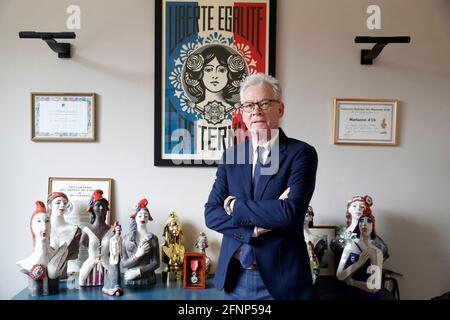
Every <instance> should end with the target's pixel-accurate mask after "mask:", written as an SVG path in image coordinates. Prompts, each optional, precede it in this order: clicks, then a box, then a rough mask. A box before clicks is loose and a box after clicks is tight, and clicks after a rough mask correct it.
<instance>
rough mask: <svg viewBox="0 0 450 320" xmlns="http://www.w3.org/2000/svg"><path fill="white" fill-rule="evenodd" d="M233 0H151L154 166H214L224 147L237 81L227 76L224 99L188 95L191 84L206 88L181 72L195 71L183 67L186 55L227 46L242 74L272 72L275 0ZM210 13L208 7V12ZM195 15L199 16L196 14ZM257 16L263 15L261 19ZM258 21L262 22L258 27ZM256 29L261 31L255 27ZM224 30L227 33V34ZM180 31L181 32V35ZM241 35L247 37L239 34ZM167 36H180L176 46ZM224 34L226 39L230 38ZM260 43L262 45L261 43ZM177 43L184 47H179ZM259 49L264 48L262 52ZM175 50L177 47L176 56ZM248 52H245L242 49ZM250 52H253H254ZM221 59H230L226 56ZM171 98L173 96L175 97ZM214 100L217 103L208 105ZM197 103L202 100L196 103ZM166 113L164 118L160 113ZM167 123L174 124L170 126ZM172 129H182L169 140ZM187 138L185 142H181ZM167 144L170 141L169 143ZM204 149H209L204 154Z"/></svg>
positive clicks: (189, 55)
mask: <svg viewBox="0 0 450 320" xmlns="http://www.w3.org/2000/svg"><path fill="white" fill-rule="evenodd" d="M181 3H183V4H184V5H183V6H184V9H183V8H181V6H182V5H181ZM186 3H189V4H190V3H192V7H190V6H187V5H186ZM227 3H229V2H227ZM236 3H237V5H235V6H234V7H233V8H230V7H226V6H225V2H224V3H223V5H222V6H221V3H220V1H214V2H212V3H211V4H208V6H206V7H199V6H197V7H198V8H199V9H197V7H195V6H196V4H197V1H181V0H156V1H155V92H154V94H155V102H154V108H155V110H154V115H155V128H154V138H155V140H154V165H155V166H161V167H174V166H180V167H210V166H216V165H217V162H218V160H219V159H220V156H221V154H222V152H223V149H224V148H225V147H224V146H225V145H226V144H228V145H227V146H226V147H229V146H230V144H231V141H232V138H231V117H232V112H233V109H232V108H234V107H235V105H236V104H237V103H239V101H236V99H238V82H240V81H238V80H235V81H234V82H232V81H231V80H227V81H228V82H227V85H229V83H230V82H231V83H232V84H233V85H234V87H232V89H231V90H229V91H231V92H234V94H233V99H229V100H227V99H226V98H224V99H223V100H220V99H212V100H208V99H206V97H204V98H203V100H202V101H201V99H202V98H196V97H195V96H194V95H195V94H197V92H198V90H195V89H196V88H198V87H200V88H203V91H204V92H206V93H205V96H206V95H207V93H208V92H209V90H208V87H207V86H206V85H205V84H204V83H205V82H203V80H202V79H200V80H198V82H200V84H197V86H195V84H196V83H197V82H195V81H197V80H192V78H191V77H189V76H188V75H186V73H185V72H183V71H186V68H190V69H189V70H191V68H192V70H196V69H195V66H196V65H195V64H193V63H190V64H189V67H187V61H188V60H189V61H190V62H192V61H195V59H194V58H195V57H194V56H200V55H201V54H202V53H204V54H205V55H206V53H205V52H206V51H207V49H209V51H214V50H216V52H218V51H219V50H221V49H225V50H227V49H229V48H228V47H231V49H230V50H228V51H230V52H231V53H230V55H233V56H235V53H238V54H239V55H240V57H241V58H242V60H245V62H246V63H245V67H244V68H245V71H246V72H247V74H249V73H253V72H264V73H268V74H270V75H272V76H275V53H276V48H275V45H276V11H277V1H276V0H246V1H241V0H236V1H235V4H236ZM163 8H164V11H163ZM163 12H165V16H163ZM211 12H214V14H212V13H211ZM227 14H228V15H227ZM231 16H232V18H231ZM197 17H198V18H199V19H197ZM261 17H264V19H263V18H261ZM205 18H206V19H205ZM225 18H227V19H225ZM230 19H231V20H230ZM194 20H197V23H195V22H194ZM180 21H181V22H180ZM219 21H220V22H219ZM163 22H164V26H163ZM242 22H244V23H242ZM172 24H173V25H174V27H172V28H170V29H167V26H171V25H172ZM195 25H197V27H195ZM261 25H263V27H264V28H263V27H262V26H261ZM252 26H257V27H258V28H253V29H252ZM196 28H197V30H198V31H199V32H198V33H196V34H195V33H193V31H197V30H196ZM230 28H231V29H232V31H233V33H230V32H228V31H227V30H231V29H230ZM263 29H264V30H263ZM224 30H225V31H224ZM248 30H253V32H254V30H257V32H256V33H255V32H254V33H253V34H250V33H251V32H250V31H248ZM258 30H263V31H261V32H259V31H258ZM227 35H228V36H229V35H232V36H231V37H227ZM182 36H186V37H185V38H183V39H182ZM196 36H197V38H196V40H193V41H191V42H189V41H188V40H186V39H191V40H192V39H193V38H195V37H196ZM244 36H246V37H247V38H244ZM209 37H211V39H212V40H211V39H210V40H208V39H209ZM173 39H176V40H180V39H182V40H180V41H179V42H177V41H175V42H174V43H175V44H176V45H173V46H172V42H173V41H174V40H173ZM205 39H206V40H205ZM230 39H232V41H233V42H232V43H230V41H231V40H230ZM258 39H259V41H258ZM262 39H263V40H262ZM195 41H197V42H195ZM208 41H210V42H208ZM221 41H222V42H221ZM261 42H263V43H264V44H265V45H264V46H262V45H261ZM248 43H250V44H254V45H253V46H252V45H249V46H248V48H246V46H245V45H246V44H248ZM183 45H184V46H185V47H184V48H183ZM207 47H209V48H207ZM262 47H263V48H262ZM262 49H264V51H263V50H262ZM183 50H184V51H183ZM233 50H234V51H233ZM169 52H172V55H171V56H170V57H169V58H168V54H169ZM177 52H179V54H178V55H177ZM249 52H250V54H248V53H249ZM254 52H256V53H255V54H254ZM191 56H192V58H191ZM175 58H176V59H175ZM182 59H183V60H182ZM218 60H220V59H218ZM218 60H216V61H218ZM236 60H239V57H237V58H236ZM168 61H169V62H168ZM182 61H183V62H182ZM203 61H205V60H203ZM227 61H228V62H230V60H227ZM166 62H168V63H166ZM238 62H239V61H238ZM180 63H181V65H180ZM219 63H220V62H219ZM231 66H232V64H231V63H230V64H227V65H226V67H227V68H228V71H227V76H228V75H231V74H233V75H234V74H235V73H232V71H230V70H233V71H235V70H239V68H240V67H239V64H237V66H238V67H237V68H234V69H231ZM217 68H219V67H217ZM203 70H204V69H202V71H200V73H202V74H204V73H203ZM169 73H170V75H169ZM180 73H181V74H180ZM244 73H245V72H244ZM230 77H231V76H230ZM171 81H172V82H171ZM236 81H238V82H236ZM192 83H193V86H192V88H194V89H192V90H191V91H190V90H189V88H188V87H189V86H190V85H191V84H192ZM219 85H220V84H219ZM202 86H203V87H202ZM233 90H237V94H235V91H233ZM221 91H223V92H229V91H226V88H224V89H223V90H221ZM223 96H225V93H223ZM176 98H178V100H177V99H176ZM170 99H172V100H174V101H175V102H177V101H178V102H179V104H178V105H177V104H176V103H172V100H170ZM195 100H196V101H195ZM207 100H208V101H207ZM199 101H201V102H199ZM214 101H215V102H217V103H216V104H214ZM202 102H203V103H205V104H206V105H205V106H201V103H202ZM233 103H234V105H233ZM227 108H228V109H227ZM167 110H169V111H167ZM217 111H219V112H217ZM166 114H167V118H165V116H166ZM217 114H218V115H217ZM194 117H197V120H192V118H194ZM221 119H222V120H221ZM219 121H221V122H219ZM200 122H202V123H205V122H206V123H207V125H200V124H199V123H200ZM167 124H168V125H167ZM172 124H174V125H173V127H172ZM217 124H220V125H221V126H218V125H217ZM200 128H201V129H200ZM176 129H183V130H182V131H181V132H182V133H185V135H184V136H183V138H180V137H178V141H175V142H173V140H172V139H171V138H172V137H173V134H174V132H176V131H175V130H176ZM215 129H217V130H216V131H217V132H216V133H214V132H215ZM211 132H213V133H211ZM199 134H201V136H198V135H199ZM205 135H207V138H206V139H201V140H200V141H201V143H197V139H199V137H205ZM169 136H170V139H169ZM175 136H176V135H175ZM187 138H189V139H187ZM209 138H214V139H209ZM188 140H189V142H190V144H189V143H187V141H188ZM213 140H214V141H215V142H216V144H215V146H218V147H217V148H216V149H217V150H214V149H215V147H214V146H213V147H211V146H212V145H213V144H214V143H213V142H214V141H213ZM172 143H173V144H175V146H174V145H173V144H172ZM199 145H201V148H199ZM180 146H181V148H183V147H186V146H187V148H190V149H189V150H190V151H191V152H192V154H183V155H180V156H179V154H177V153H176V151H174V150H175V149H176V148H177V147H180ZM205 148H211V150H206V151H203V152H204V153H205V154H202V155H200V152H199V151H198V150H200V149H202V150H205ZM165 150H170V152H166V151H165ZM209 151H210V153H207V152H209Z"/></svg>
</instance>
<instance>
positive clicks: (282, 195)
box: [278, 187, 291, 200]
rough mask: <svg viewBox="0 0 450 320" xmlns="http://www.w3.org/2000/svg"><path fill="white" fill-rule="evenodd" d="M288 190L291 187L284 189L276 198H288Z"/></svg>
mask: <svg viewBox="0 0 450 320" xmlns="http://www.w3.org/2000/svg"><path fill="white" fill-rule="evenodd" d="M289 191H291V188H290V187H289V188H287V189H286V190H284V192H283V193H282V194H281V196H280V197H279V198H278V200H285V199H287V198H288V194H289Z"/></svg>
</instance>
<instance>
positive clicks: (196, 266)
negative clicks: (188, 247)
mask: <svg viewBox="0 0 450 320" xmlns="http://www.w3.org/2000/svg"><path fill="white" fill-rule="evenodd" d="M183 261H184V269H183V288H184V289H205V288H206V255H205V254H204V253H192V252H185V253H184V260H183Z"/></svg>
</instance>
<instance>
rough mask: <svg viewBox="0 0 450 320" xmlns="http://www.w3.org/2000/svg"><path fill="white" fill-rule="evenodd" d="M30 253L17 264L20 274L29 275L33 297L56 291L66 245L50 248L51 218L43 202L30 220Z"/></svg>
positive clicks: (39, 203)
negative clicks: (31, 249) (31, 250)
mask: <svg viewBox="0 0 450 320" xmlns="http://www.w3.org/2000/svg"><path fill="white" fill-rule="evenodd" d="M30 229H31V236H32V239H33V248H34V250H33V253H32V254H31V255H30V256H29V257H28V258H26V259H23V260H20V261H18V262H17V265H18V266H19V267H20V271H21V272H22V273H24V274H26V275H27V276H28V289H29V291H30V294H31V295H32V296H46V295H49V294H56V293H58V292H59V277H60V276H61V274H62V273H63V270H64V267H65V262H66V258H67V254H68V250H67V244H66V243H63V244H62V245H61V246H60V247H57V248H56V249H54V248H52V247H51V246H50V233H51V225H50V217H49V215H48V213H47V210H46V208H45V204H44V203H43V202H42V201H37V202H36V209H35V211H34V212H33V213H32V215H31V218H30Z"/></svg>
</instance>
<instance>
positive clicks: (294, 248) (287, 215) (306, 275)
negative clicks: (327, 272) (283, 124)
mask: <svg viewBox="0 0 450 320" xmlns="http://www.w3.org/2000/svg"><path fill="white" fill-rule="evenodd" d="M279 132H280V133H279V159H278V161H276V159H274V152H276V150H274V149H272V151H271V152H272V157H271V158H272V159H271V160H272V167H275V172H274V174H272V175H261V177H260V180H259V183H258V187H257V190H256V191H255V197H254V196H253V190H252V169H253V167H252V146H251V142H249V141H247V142H245V143H241V144H238V145H236V146H234V147H231V148H229V149H227V150H226V151H225V152H224V155H223V157H222V159H221V163H220V164H219V166H218V168H217V174H216V180H215V182H214V185H213V187H212V191H211V193H210V195H209V198H208V202H207V203H206V204H205V221H206V225H207V227H208V228H210V229H212V230H215V231H217V232H220V233H222V234H223V239H222V245H221V249H220V256H219V261H218V263H217V267H216V274H215V278H214V283H215V286H216V287H217V288H218V289H219V290H221V289H223V288H225V289H226V290H227V288H228V289H232V288H233V281H235V278H236V276H237V273H238V272H239V270H238V268H239V267H238V265H237V266H236V263H235V262H234V261H237V260H236V259H234V258H233V254H234V253H235V252H236V250H238V248H239V247H240V246H241V245H242V244H243V243H250V244H252V245H253V251H254V255H255V259H256V263H257V266H258V270H259V272H260V274H261V277H262V279H263V281H264V283H265V285H266V287H267V289H268V290H269V292H270V294H271V295H272V296H273V297H274V298H275V299H284V300H287V299H297V298H299V297H300V296H301V293H302V290H303V289H304V288H306V287H310V286H311V285H312V278H311V270H310V265H309V257H308V252H307V249H306V244H305V241H304V237H303V221H304V218H305V214H306V210H307V208H308V205H309V202H310V200H311V197H312V195H313V192H314V187H315V181H316V171H317V161H318V160H317V153H316V150H315V149H314V147H312V146H310V145H309V144H307V143H305V142H302V141H299V140H295V139H292V138H288V137H287V136H286V135H285V134H284V132H283V131H282V130H281V129H280V131H279ZM243 154H244V155H245V157H242V155H243ZM275 158H276V156H275ZM230 159H233V160H234V162H233V161H231V160H230ZM230 162H231V163H230ZM233 163H234V164H233ZM288 187H290V188H291V189H290V193H289V196H288V198H287V199H285V200H278V198H279V197H280V195H281V194H282V193H283V192H284V191H285V190H286V189H287V188H288ZM229 195H233V196H235V197H237V200H236V201H235V203H234V209H233V214H232V215H231V216H230V215H228V214H227V213H226V212H225V210H224V208H223V203H224V200H225V199H226V197H228V196H229ZM255 226H258V227H263V228H266V229H271V230H272V231H270V232H267V233H265V234H263V235H260V236H259V237H256V238H252V233H253V230H254V227H255Z"/></svg>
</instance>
